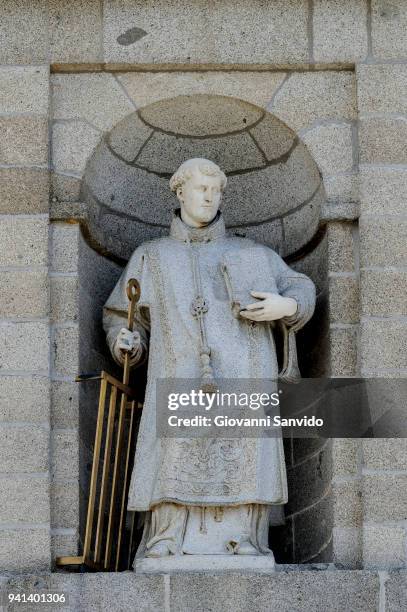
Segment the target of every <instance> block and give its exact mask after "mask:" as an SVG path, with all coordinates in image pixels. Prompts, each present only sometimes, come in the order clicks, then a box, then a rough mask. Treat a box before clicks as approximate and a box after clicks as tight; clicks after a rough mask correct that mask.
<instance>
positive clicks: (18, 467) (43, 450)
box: [0, 424, 49, 474]
mask: <svg viewBox="0 0 407 612" xmlns="http://www.w3.org/2000/svg"><path fill="white" fill-rule="evenodd" d="M48 438H49V430H48V429H46V428H45V427H39V426H38V425H34V424H31V425H26V426H19V425H14V426H12V425H3V426H1V427H0V441H1V444H0V459H1V463H0V465H1V471H2V472H3V473H11V474H12V473H14V472H26V473H30V472H46V471H47V470H48Z"/></svg>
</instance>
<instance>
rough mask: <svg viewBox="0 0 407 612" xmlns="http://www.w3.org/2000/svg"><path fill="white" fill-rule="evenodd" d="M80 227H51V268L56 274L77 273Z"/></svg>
mask: <svg viewBox="0 0 407 612" xmlns="http://www.w3.org/2000/svg"><path fill="white" fill-rule="evenodd" d="M79 233H80V230H79V225H76V224H75V225H71V224H68V223H54V224H53V225H52V226H51V266H52V269H53V270H54V271H55V272H76V271H77V269H78V255H79Z"/></svg>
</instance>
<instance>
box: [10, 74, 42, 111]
mask: <svg viewBox="0 0 407 612" xmlns="http://www.w3.org/2000/svg"><path fill="white" fill-rule="evenodd" d="M0 84H1V85H0V113H36V114H38V115H46V114H47V110H48V69H47V68H46V67H45V66H44V67H39V66H32V67H31V66H2V67H0Z"/></svg>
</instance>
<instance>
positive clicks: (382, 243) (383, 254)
mask: <svg viewBox="0 0 407 612" xmlns="http://www.w3.org/2000/svg"><path fill="white" fill-rule="evenodd" d="M359 227H360V259H361V265H362V267H366V266H386V267H388V266H405V265H407V251H406V232H407V221H406V220H404V219H403V218H401V217H391V216H388V217H365V218H363V217H362V218H361V219H360V226H359Z"/></svg>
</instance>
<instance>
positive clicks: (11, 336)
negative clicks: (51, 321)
mask: <svg viewBox="0 0 407 612" xmlns="http://www.w3.org/2000/svg"><path fill="white" fill-rule="evenodd" d="M48 333H49V329H48V324H47V323H38V322H33V323H31V322H25V321H24V322H20V323H7V324H6V323H4V324H2V325H0V371H4V372H7V370H16V371H19V370H21V371H26V370H29V371H30V370H31V371H32V372H41V371H45V370H47V368H48V351H49V341H48Z"/></svg>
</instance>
